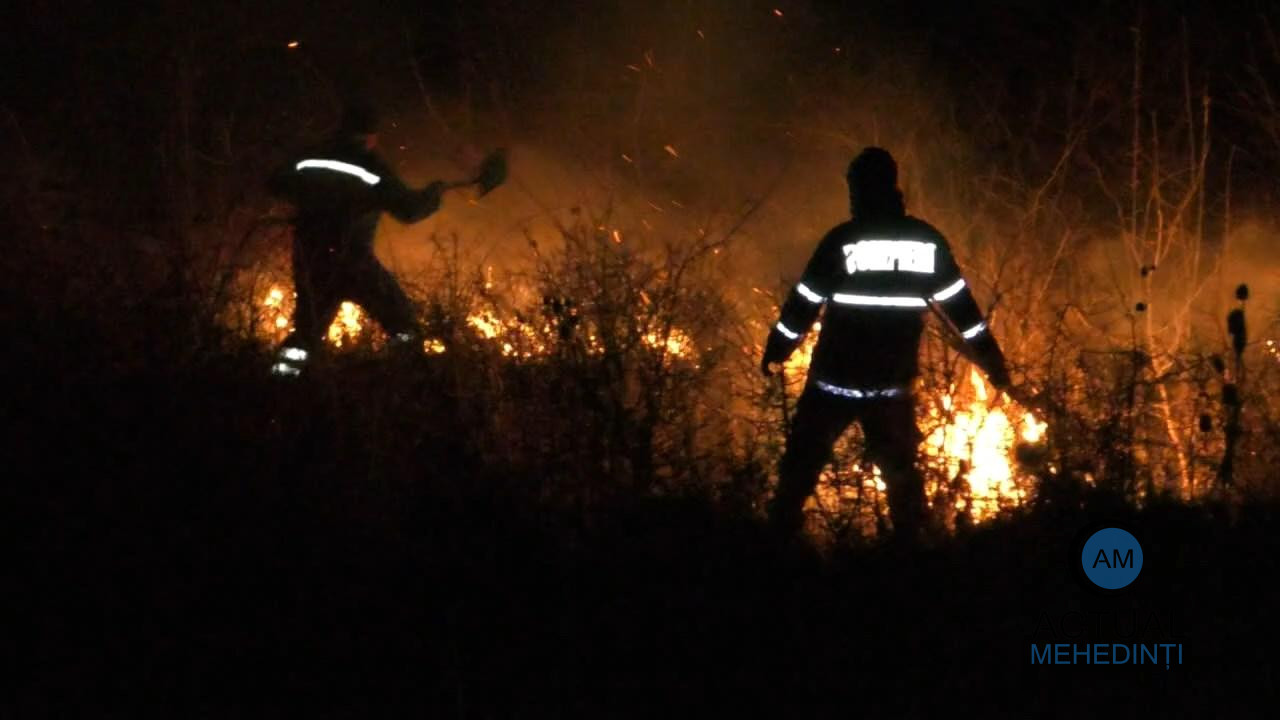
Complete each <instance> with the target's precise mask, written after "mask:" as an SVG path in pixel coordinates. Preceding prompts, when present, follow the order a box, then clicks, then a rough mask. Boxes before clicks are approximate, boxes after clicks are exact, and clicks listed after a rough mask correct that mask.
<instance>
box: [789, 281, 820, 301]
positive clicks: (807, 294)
mask: <svg viewBox="0 0 1280 720" xmlns="http://www.w3.org/2000/svg"><path fill="white" fill-rule="evenodd" d="M796 292H798V293H800V294H801V295H802V296H803V297H804V299H805V300H808V301H809V302H811V303H815V304H817V303H820V302H825V301H826V298H825V297H823V296H821V295H819V294H818V293H816V292H814V291H813V290H810V289H809V286H808V285H805V284H804V283H796Z"/></svg>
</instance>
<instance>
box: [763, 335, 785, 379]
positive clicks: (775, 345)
mask: <svg viewBox="0 0 1280 720" xmlns="http://www.w3.org/2000/svg"><path fill="white" fill-rule="evenodd" d="M791 346H792V343H791V342H790V341H789V340H786V339H784V338H783V337H782V336H781V335H779V334H778V331H777V330H774V331H773V332H771V333H769V339H768V340H766V341H765V344H764V357H763V358H761V359H760V372H761V373H762V374H763V375H764V376H765V377H773V368H771V367H769V366H770V365H772V364H774V363H780V362H782V361H783V360H786V359H787V356H788V355H790V354H791Z"/></svg>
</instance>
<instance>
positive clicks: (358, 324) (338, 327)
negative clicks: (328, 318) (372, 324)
mask: <svg viewBox="0 0 1280 720" xmlns="http://www.w3.org/2000/svg"><path fill="white" fill-rule="evenodd" d="M363 329H364V312H363V311H362V310H361V309H360V307H359V306H357V305H356V304H355V303H353V302H343V303H342V306H341V307H340V308H338V316H337V317H336V318H334V320H333V322H332V323H330V324H329V332H328V335H327V337H328V338H329V342H331V343H333V346H334V347H342V343H343V342H344V341H347V342H355V341H356V340H357V339H359V337H360V331H361V330H363Z"/></svg>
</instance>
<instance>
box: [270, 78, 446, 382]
mask: <svg viewBox="0 0 1280 720" xmlns="http://www.w3.org/2000/svg"><path fill="white" fill-rule="evenodd" d="M376 146H377V117H376V114H375V113H374V111H373V109H372V108H371V107H370V106H368V105H366V104H364V103H361V102H352V103H350V104H348V106H347V107H346V109H345V111H344V113H343V119H342V123H341V126H340V127H339V129H338V131H337V133H336V134H335V136H334V137H332V138H331V139H330V140H329V141H328V142H326V143H324V144H323V145H321V146H319V147H315V148H312V149H310V150H308V151H306V152H303V153H301V154H299V155H298V156H296V157H293V158H291V159H290V160H289V161H288V162H287V163H286V164H285V165H284V166H283V167H281V168H280V169H279V170H278V171H277V172H276V173H275V174H274V175H273V176H272V177H271V179H270V181H269V183H268V186H269V189H270V190H271V192H272V193H273V194H275V195H276V196H278V197H281V198H283V199H286V200H288V201H289V202H290V203H291V204H293V206H294V208H295V210H296V212H295V215H294V218H293V229H294V232H293V281H294V289H295V291H296V292H297V304H296V310H295V312H294V330H293V332H292V333H291V334H290V335H289V337H288V338H287V339H286V340H285V342H284V345H283V346H281V348H280V350H279V353H278V355H277V357H276V361H275V363H274V364H273V365H272V373H273V374H275V375H281V376H285V377H293V376H297V375H299V374H301V373H302V370H303V368H304V367H306V363H307V361H308V359H310V357H311V355H312V353H314V352H315V350H316V348H317V347H318V346H319V344H320V343H322V342H323V340H324V334H325V332H326V330H327V328H328V326H329V323H330V322H331V321H332V319H333V316H334V314H335V313H336V312H337V310H338V307H339V305H340V304H341V303H342V301H343V300H351V301H354V302H356V303H357V304H359V305H360V306H361V307H362V308H364V309H365V311H366V312H368V314H369V315H370V316H371V317H372V318H373V319H374V320H376V321H378V323H379V324H380V325H382V327H383V329H384V330H386V332H387V335H388V336H390V338H391V343H392V344H393V345H398V346H401V347H406V348H408V347H413V346H414V345H415V344H421V342H422V341H421V334H420V332H419V330H418V324H417V321H416V319H415V313H414V310H413V305H412V303H410V301H409V298H408V296H406V295H405V293H404V290H403V289H401V287H400V284H399V283H398V282H396V279H395V277H394V276H393V275H392V274H391V273H390V272H388V271H387V269H386V268H385V267H383V266H382V264H381V263H379V262H378V259H377V258H376V257H375V256H374V254H373V238H374V233H375V232H376V230H377V227H378V219H379V216H380V215H381V214H382V213H383V212H387V213H390V214H391V216H392V217H394V218H396V219H397V220H399V221H400V222H403V223H414V222H418V221H419V220H422V219H423V218H426V217H427V216H429V215H431V214H432V213H434V212H435V211H436V210H437V209H439V207H440V199H441V195H442V194H443V192H444V189H445V185H444V183H442V182H435V183H432V184H430V185H428V186H427V187H426V188H424V189H422V190H411V189H409V188H408V187H406V186H405V184H404V183H403V182H401V181H400V179H399V178H397V177H396V175H395V173H394V172H393V171H392V170H391V168H389V167H387V165H386V164H385V163H383V162H382V160H381V159H380V158H379V157H378V156H377V155H376V154H375V153H374V148H375V147H376Z"/></svg>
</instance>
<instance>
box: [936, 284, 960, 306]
mask: <svg viewBox="0 0 1280 720" xmlns="http://www.w3.org/2000/svg"><path fill="white" fill-rule="evenodd" d="M963 289H964V278H960V279H959V280H957V281H955V282H953V283H951V284H950V285H948V286H946V287H944V288H942V289H941V290H939V291H938V292H936V293H934V295H933V299H934V300H935V301H936V302H946V301H947V300H950V299H951V298H953V297H955V294H956V293H958V292H960V291H961V290H963Z"/></svg>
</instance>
